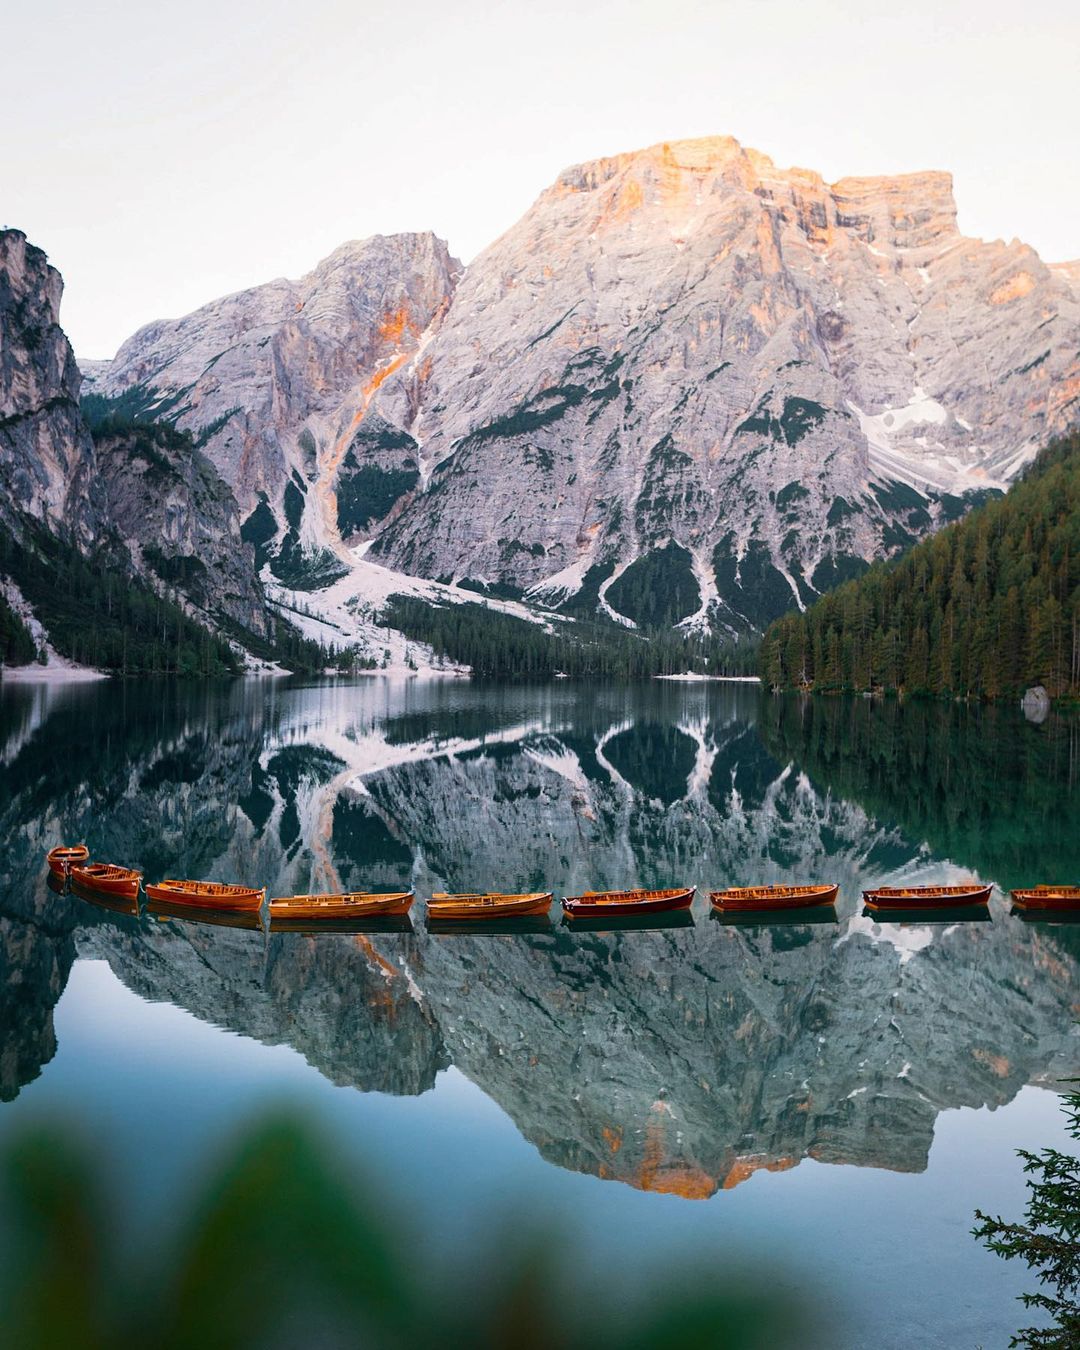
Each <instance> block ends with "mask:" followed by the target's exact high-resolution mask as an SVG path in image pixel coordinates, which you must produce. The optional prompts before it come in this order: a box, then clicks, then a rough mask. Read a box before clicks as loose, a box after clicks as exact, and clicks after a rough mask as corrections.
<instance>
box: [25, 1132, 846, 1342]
mask: <svg viewBox="0 0 1080 1350" xmlns="http://www.w3.org/2000/svg"><path fill="white" fill-rule="evenodd" d="M333 1157H334V1154H333V1151H332V1150H331V1149H330V1148H328V1147H327V1146H326V1141H324V1140H322V1139H320V1138H319V1137H317V1136H315V1135H314V1134H313V1133H312V1132H311V1131H310V1130H309V1128H308V1127H307V1126H305V1125H303V1124H302V1123H299V1122H298V1121H296V1120H295V1119H293V1118H291V1117H288V1116H273V1117H270V1118H267V1119H264V1120H263V1121H261V1122H260V1123H258V1124H257V1125H256V1126H254V1127H253V1128H252V1129H250V1130H249V1131H248V1132H247V1134H246V1135H245V1136H244V1137H243V1138H242V1139H241V1140H239V1141H238V1142H234V1143H233V1144H232V1145H231V1146H230V1147H229V1148H228V1149H227V1150H226V1153H225V1155H224V1157H223V1159H222V1160H219V1162H218V1163H217V1165H216V1166H214V1167H212V1168H211V1171H210V1174H209V1179H203V1180H201V1181H200V1182H199V1183H198V1184H197V1185H194V1184H193V1194H192V1196H191V1199H190V1202H189V1209H188V1211H187V1213H186V1214H182V1215H179V1216H177V1222H176V1231H175V1235H174V1236H173V1237H172V1238H170V1239H168V1240H166V1241H164V1242H163V1243H154V1244H148V1247H147V1249H146V1250H144V1252H143V1253H142V1256H141V1257H140V1258H138V1259H132V1257H131V1256H130V1254H128V1255H125V1253H124V1250H123V1247H122V1243H121V1241H120V1239H119V1237H118V1231H117V1226H116V1224H115V1222H114V1220H115V1217H116V1216H115V1215H114V1213H113V1210H112V1207H111V1205H110V1203H109V1187H108V1182H107V1178H106V1176H105V1175H104V1173H103V1169H102V1167H101V1164H100V1163H99V1162H98V1160H97V1156H96V1155H95V1153H94V1152H93V1150H92V1148H91V1146H90V1144H89V1143H87V1142H84V1141H83V1140H82V1139H81V1138H80V1137H79V1136H78V1135H77V1134H76V1133H74V1132H73V1131H72V1130H71V1129H70V1128H64V1129H61V1128H58V1127H51V1128H47V1129H42V1128H38V1129H35V1130H34V1131H33V1132H32V1133H30V1132H24V1133H23V1134H21V1135H19V1136H17V1137H15V1138H13V1139H12V1141H11V1142H10V1143H9V1144H8V1145H7V1146H6V1147H5V1149H4V1151H3V1155H2V1156H0V1341H2V1343H3V1345H4V1346H5V1347H11V1350H67V1347H76V1346H77V1347H79V1350H114V1348H116V1347H121V1348H123V1350H127V1347H131V1350H135V1347H138V1350H149V1348H150V1347H153V1348H154V1350H174V1348H177V1350H178V1348H180V1347H183V1350H188V1347H199V1348H200V1350H233V1348H234V1347H252V1348H253V1350H254V1347H258V1348H259V1350H263V1348H264V1347H265V1348H266V1350H293V1347H296V1348H297V1350H299V1348H301V1347H302V1348H303V1350H310V1348H313V1347H319V1348H320V1350H322V1348H324V1347H325V1348H327V1350H337V1347H360V1346H363V1347H380V1348H381V1347H386V1348H387V1350H397V1348H398V1347H401V1348H404V1347H409V1350H416V1348H418V1347H426V1346H439V1347H441V1350H452V1348H453V1347H458V1346H460V1347H470V1350H481V1348H482V1347H492V1348H494V1347H506V1350H548V1347H556V1348H557V1350H576V1348H577V1347H581V1348H582V1350H584V1348H585V1347H589V1348H590V1350H604V1347H615V1346H618V1347H619V1350H652V1347H661V1346H673V1347H674V1346H678V1347H680V1350H682V1348H684V1347H685V1348H686V1350H696V1347H710V1348H713V1347H755V1348H757V1347H760V1348H761V1350H765V1347H768V1350H777V1348H778V1347H784V1346H796V1345H797V1346H800V1347H806V1346H809V1345H811V1344H814V1343H817V1344H820V1343H822V1342H820V1341H819V1340H818V1339H817V1337H816V1336H815V1334H814V1333H813V1332H812V1331H811V1329H810V1328H809V1327H808V1326H807V1325H806V1324H805V1322H803V1321H801V1320H800V1319H799V1318H798V1317H797V1315H796V1312H795V1310H794V1309H793V1308H792V1307H791V1306H790V1305H789V1304H787V1303H785V1302H784V1301H783V1300H782V1299H780V1298H778V1297H777V1296H776V1293H775V1291H770V1292H766V1291H765V1288H764V1285H763V1284H758V1285H755V1286H754V1287H748V1286H746V1285H743V1286H741V1287H740V1288H736V1286H735V1284H734V1283H733V1281H732V1278H731V1276H728V1277H727V1278H726V1279H725V1277H724V1276H723V1275H722V1274H719V1273H718V1272H716V1271H715V1270H712V1269H701V1270H698V1271H696V1272H694V1273H693V1276H692V1278H691V1273H690V1272H687V1271H685V1270H683V1269H678V1270H676V1269H673V1268H672V1266H671V1262H670V1260H669V1259H668V1258H667V1257H665V1254H664V1253H663V1252H657V1254H656V1256H657V1265H656V1273H655V1281H654V1283H653V1284H652V1286H651V1288H647V1289H641V1288H640V1284H641V1282H640V1281H636V1282H635V1287H634V1296H633V1299H632V1300H628V1298H627V1294H626V1281H625V1279H623V1280H613V1282H612V1287H611V1288H605V1287H604V1286H603V1284H601V1283H598V1282H597V1281H596V1280H595V1279H594V1280H593V1282H592V1286H591V1287H589V1288H588V1289H586V1283H587V1281H586V1277H585V1276H584V1275H583V1274H581V1273H578V1274H576V1275H575V1273H574V1271H573V1265H574V1256H575V1253H574V1250H573V1248H572V1246H571V1247H570V1248H569V1249H568V1247H567V1245H566V1244H565V1243H559V1242H558V1241H553V1240H552V1239H551V1235H550V1234H548V1233H542V1232H540V1231H538V1230H537V1229H536V1227H535V1223H534V1222H533V1221H530V1220H527V1219H526V1220H523V1221H522V1223H521V1224H520V1225H519V1226H518V1227H517V1228H516V1229H515V1230H514V1232H513V1233H512V1234H508V1233H507V1232H499V1233H496V1234H493V1235H492V1237H491V1241H490V1244H487V1243H485V1244H484V1247H483V1248H482V1249H481V1250H477V1251H473V1252H468V1251H467V1252H464V1253H459V1254H458V1255H459V1257H460V1258H461V1259H460V1260H459V1261H458V1262H457V1264H456V1266H455V1269H456V1270H457V1272H458V1273H457V1275H456V1277H454V1278H447V1273H446V1272H445V1271H443V1272H442V1275H441V1277H435V1276H433V1275H432V1272H431V1266H430V1263H428V1262H425V1259H424V1256H425V1252H424V1247H423V1246H421V1245H418V1244H417V1243H410V1242H409V1241H408V1240H407V1237H406V1236H405V1235H404V1234H403V1233H402V1231H401V1224H400V1221H399V1219H398V1218H397V1216H388V1215H387V1214H385V1213H384V1212H383V1211H382V1209H381V1208H380V1207H379V1206H378V1205H376V1204H375V1203H373V1202H372V1201H371V1199H370V1198H368V1197H366V1196H365V1195H364V1194H363V1193H362V1192H359V1191H357V1190H356V1189H355V1188H354V1186H353V1184H352V1180H351V1178H345V1179H343V1178H341V1177H339V1176H338V1175H337V1173H335V1171H333V1170H332V1167H333V1162H332V1160H333ZM649 1241H650V1237H649V1233H648V1232H647V1231H645V1232H641V1233H639V1234H636V1235H635V1234H630V1233H628V1234H627V1235H626V1242H627V1244H628V1248H630V1247H633V1248H634V1249H636V1246H637V1244H638V1243H645V1244H648V1243H649ZM620 1256H621V1253H620V1251H618V1250H613V1251H612V1252H611V1263H612V1271H613V1273H614V1274H616V1275H617V1274H619V1268H620ZM590 1258H591V1259H590V1261H589V1262H588V1267H589V1270H590V1271H594V1272H595V1270H596V1268H597V1267H598V1265H601V1263H600V1262H598V1261H597V1253H595V1252H592V1253H590ZM620 1290H621V1293H620V1292H619V1291H620Z"/></svg>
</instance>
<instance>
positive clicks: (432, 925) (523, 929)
mask: <svg viewBox="0 0 1080 1350" xmlns="http://www.w3.org/2000/svg"><path fill="white" fill-rule="evenodd" d="M427 929H428V932H429V933H434V934H440V935H443V934H446V935H451V936H452V935H453V934H455V933H457V934H461V933H469V934H472V935H473V936H476V935H478V934H483V933H551V932H553V931H554V930H553V928H552V926H551V918H550V916H549V915H548V914H521V915H518V916H517V917H515V916H513V915H511V916H510V917H509V918H506V919H436V918H432V917H431V915H430V913H429V916H428V921H427Z"/></svg>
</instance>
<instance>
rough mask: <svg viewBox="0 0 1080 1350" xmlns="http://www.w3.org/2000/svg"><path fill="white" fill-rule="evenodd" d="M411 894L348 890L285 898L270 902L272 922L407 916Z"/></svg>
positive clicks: (406, 892)
mask: <svg viewBox="0 0 1080 1350" xmlns="http://www.w3.org/2000/svg"><path fill="white" fill-rule="evenodd" d="M412 902H413V893H412V891H388V892H385V893H383V894H376V893H373V892H369V891H350V892H348V893H344V894H339V895H287V896H282V897H281V898H280V899H277V900H271V901H270V918H271V920H274V919H304V920H309V919H315V920H318V919H326V920H335V919H371V918H375V917H376V916H379V915H387V914H408V912H409V908H410V906H411V905H412Z"/></svg>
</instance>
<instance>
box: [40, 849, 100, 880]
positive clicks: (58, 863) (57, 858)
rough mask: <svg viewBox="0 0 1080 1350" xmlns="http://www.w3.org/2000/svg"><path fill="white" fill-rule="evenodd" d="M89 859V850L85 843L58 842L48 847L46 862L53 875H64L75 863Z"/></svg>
mask: <svg viewBox="0 0 1080 1350" xmlns="http://www.w3.org/2000/svg"><path fill="white" fill-rule="evenodd" d="M89 861H90V850H89V849H88V848H87V847H86V845H85V844H58V845H57V846H56V848H51V849H49V852H48V856H47V862H48V864H49V871H50V872H51V873H52V874H53V876H54V877H66V876H67V874H68V871H69V870H70V868H71V867H72V866H73V864H75V863H84V862H89Z"/></svg>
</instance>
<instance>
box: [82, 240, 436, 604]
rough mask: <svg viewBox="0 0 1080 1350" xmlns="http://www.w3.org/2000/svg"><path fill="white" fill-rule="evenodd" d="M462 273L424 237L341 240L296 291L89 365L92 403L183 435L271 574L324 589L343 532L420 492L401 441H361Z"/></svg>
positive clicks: (173, 325)
mask: <svg viewBox="0 0 1080 1350" xmlns="http://www.w3.org/2000/svg"><path fill="white" fill-rule="evenodd" d="M458 270H459V264H457V263H456V262H455V261H454V259H452V258H451V257H450V255H449V253H448V252H447V249H446V246H445V244H443V243H442V241H441V240H438V239H436V238H435V236H434V235H431V234H405V235H392V236H389V237H384V236H381V235H379V236H376V237H375V238H373V239H368V240H365V241H364V242H363V243H351V244H344V245H342V247H341V248H339V249H337V250H336V251H335V252H334V253H332V254H331V255H330V256H329V257H328V258H326V259H324V260H323V261H322V262H321V263H320V264H319V265H318V267H316V268H315V269H314V271H312V272H310V273H309V274H308V275H307V276H305V277H303V278H301V279H300V280H299V281H296V282H293V281H285V280H279V281H274V282H271V283H269V284H268V285H266V286H259V287H256V288H255V289H253V290H250V291H243V292H241V293H239V294H237V295H231V296H226V297H225V298H224V299H223V300H219V301H216V302H215V303H213V304H211V305H207V306H205V307H204V308H203V309H201V310H197V311H196V312H195V313H194V314H190V315H188V316H187V317H186V318H183V319H179V320H176V321H174V322H160V323H154V324H150V325H148V326H147V327H145V328H143V329H140V331H139V332H138V333H136V334H135V335H134V336H133V337H131V338H130V339H129V340H128V341H127V342H125V343H124V344H123V346H122V347H121V348H120V350H119V351H118V352H117V354H116V358H115V360H113V361H112V362H110V363H104V362H95V363H91V364H90V365H89V366H88V374H89V375H90V376H91V378H92V381H93V383H92V388H93V392H95V393H99V394H104V395H106V396H110V397H112V398H117V397H123V399H124V406H125V407H127V408H129V409H132V410H135V409H138V410H140V411H143V412H146V411H152V412H154V413H155V414H156V415H157V416H162V417H168V418H169V419H171V420H173V421H175V422H176V423H177V424H178V425H180V426H182V427H185V428H187V429H189V430H191V431H192V432H193V433H194V435H195V438H196V441H197V444H198V445H199V447H200V448H201V449H203V450H204V451H205V453H206V454H207V455H208V456H209V457H210V458H211V459H212V460H213V462H214V464H215V465H216V466H217V468H218V469H219V470H220V471H221V473H222V474H223V476H224V478H225V479H226V481H227V482H228V483H229V485H230V487H231V488H232V490H233V491H234V493H235V494H236V497H237V499H238V501H239V503H240V507H241V510H242V512H243V515H244V517H245V534H246V537H247V538H249V539H250V540H251V541H252V542H253V543H254V544H255V545H256V546H257V547H258V548H259V549H260V550H261V557H263V558H269V560H270V562H271V567H272V570H273V571H274V572H275V574H276V575H277V576H278V577H279V579H281V580H282V581H285V582H287V583H288V584H290V585H297V584H301V585H311V584H313V583H318V582H319V581H323V582H327V581H331V580H333V579H334V578H335V577H336V576H338V575H340V574H341V573H342V572H343V571H344V570H345V565H344V564H343V563H342V562H341V560H340V559H339V558H337V557H336V556H335V555H336V554H337V553H339V552H341V551H342V549H341V544H340V541H341V539H342V537H344V538H351V537H353V536H354V535H355V534H356V533H357V530H358V528H359V526H360V523H361V522H364V523H366V522H368V521H369V520H371V519H381V518H382V517H383V516H385V515H386V514H387V512H388V511H390V510H391V508H392V506H393V503H394V500H396V496H395V494H396V495H400V494H401V493H402V492H404V491H406V490H407V489H408V488H411V487H412V486H413V485H414V484H415V483H416V481H417V477H418V465H417V463H416V461H415V459H412V460H410V458H409V456H408V455H407V454H404V453H403V451H402V447H403V445H404V439H403V437H402V436H401V435H400V434H399V433H396V432H395V433H393V434H390V433H386V434H385V435H384V433H383V431H382V430H381V429H376V430H375V431H370V430H369V429H368V427H367V426H366V424H365V422H366V414H367V410H368V407H369V405H370V403H371V401H372V398H373V396H374V394H375V392H376V390H377V389H378V388H379V386H380V385H381V384H382V383H383V381H385V380H386V379H387V378H388V377H389V376H390V375H391V374H392V373H393V372H394V371H395V370H396V369H398V368H399V367H400V366H401V365H402V364H403V363H404V362H405V361H407V360H408V359H410V358H411V357H412V356H413V355H415V353H416V352H417V351H418V350H419V348H420V347H421V345H422V344H423V342H424V341H425V338H426V336H427V335H428V333H429V331H430V327H431V325H432V323H433V321H434V320H435V319H437V318H438V317H439V316H441V315H442V313H443V312H444V311H445V308H446V306H447V304H448V301H449V298H450V295H451V293H452V291H453V286H454V281H455V278H456V276H457V273H458Z"/></svg>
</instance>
